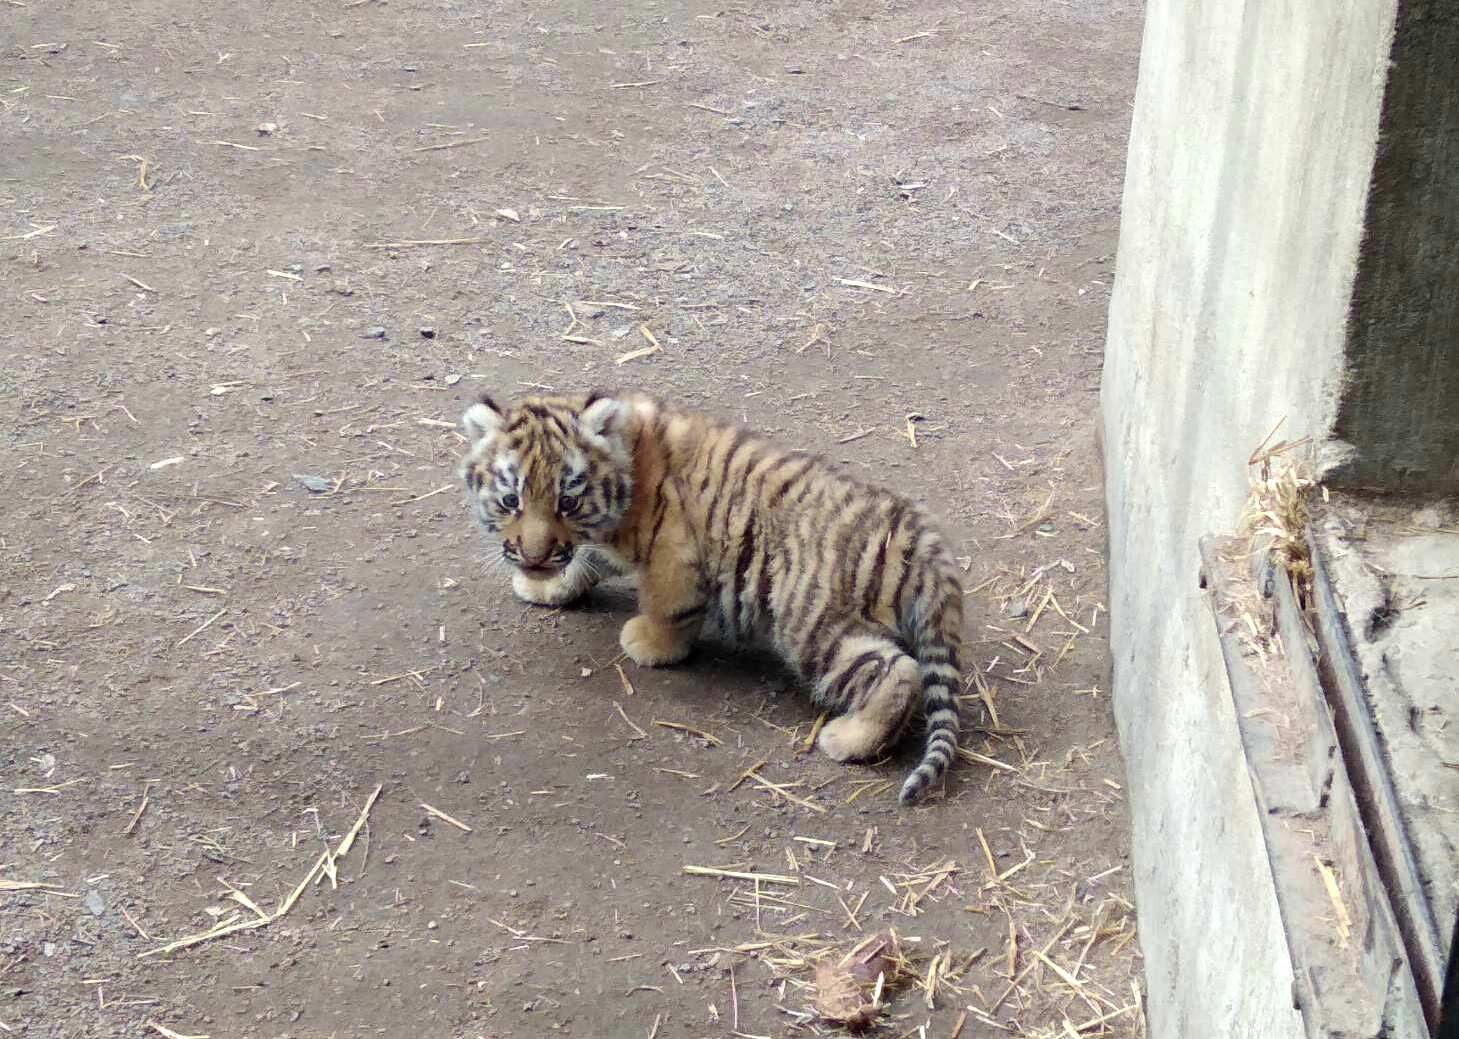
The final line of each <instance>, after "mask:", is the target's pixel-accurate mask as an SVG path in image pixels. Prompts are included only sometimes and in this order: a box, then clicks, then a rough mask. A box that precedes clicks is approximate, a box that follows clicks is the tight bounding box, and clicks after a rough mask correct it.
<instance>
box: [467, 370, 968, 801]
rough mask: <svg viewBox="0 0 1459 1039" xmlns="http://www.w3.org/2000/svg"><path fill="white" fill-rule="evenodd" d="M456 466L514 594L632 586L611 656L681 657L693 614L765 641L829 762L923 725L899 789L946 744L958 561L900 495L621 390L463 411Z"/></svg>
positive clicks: (917, 777) (564, 599)
mask: <svg viewBox="0 0 1459 1039" xmlns="http://www.w3.org/2000/svg"><path fill="white" fill-rule="evenodd" d="M462 424H463V426H464V427H465V431H466V435H467V437H468V438H469V441H470V448H469V450H468V451H467V454H466V456H465V458H464V460H463V462H462V464H461V475H462V477H463V479H464V480H465V483H466V488H467V491H468V497H469V500H470V502H471V506H472V508H473V511H474V513H475V516H476V518H477V519H478V520H479V521H480V523H481V525H482V526H483V527H485V528H486V530H487V531H488V532H489V533H490V534H492V535H493V536H494V537H495V538H497V539H499V541H500V543H501V552H502V556H503V557H504V558H505V560H506V562H507V563H509V564H510V565H511V566H512V568H513V571H514V572H513V574H512V588H513V590H514V591H515V592H516V594H517V596H518V597H519V598H522V599H525V600H526V601H528V602H532V603H539V604H542V605H552V606H558V605H563V604H566V603H570V602H572V601H573V600H575V599H578V598H579V597H580V596H582V595H583V594H584V593H585V592H587V591H588V589H589V588H591V587H592V586H593V585H594V584H595V583H597V582H598V581H599V580H600V579H602V578H603V577H604V576H607V575H610V574H614V573H624V572H631V573H633V574H635V575H636V576H637V579H638V613H637V614H636V615H635V616H634V617H632V618H630V619H629V621H628V622H627V623H626V624H624V625H623V631H622V634H621V637H620V641H621V642H622V645H623V649H624V652H626V653H627V654H628V656H629V657H631V658H632V659H633V660H634V661H635V662H636V663H638V664H641V665H645V666H650V667H652V666H658V665H664V664H673V663H676V662H678V661H680V660H682V659H684V657H685V656H686V655H687V654H688V653H689V649H690V646H691V644H692V643H693V641H694V639H695V637H696V635H698V634H699V633H700V632H701V630H702V629H703V627H704V626H705V624H706V623H709V624H711V625H712V626H713V628H715V629H717V631H718V633H720V634H723V635H727V636H729V637H732V638H747V637H751V636H758V637H760V638H762V639H768V641H769V642H770V643H771V644H772V645H773V646H774V647H775V649H776V650H777V651H778V652H779V653H780V654H781V655H782V656H783V657H784V658H785V659H786V661H787V662H788V663H789V664H790V665H791V666H792V667H794V668H795V669H796V671H798V672H799V674H800V676H801V677H802V678H803V679H804V680H805V681H806V682H807V683H808V684H809V685H810V686H811V690H812V695H813V698H814V700H815V702H816V703H817V704H819V705H820V706H822V707H824V708H827V709H829V710H831V711H834V712H838V713H837V716H836V717H835V718H833V719H832V720H830V721H828V722H827V723H826V724H825V725H824V726H823V727H822V728H821V731H820V735H819V738H818V740H817V743H818V744H819V746H820V748H821V750H822V751H824V752H825V753H826V754H828V755H829V756H830V757H832V758H834V759H835V760H837V761H847V760H855V759H866V758H871V757H874V756H876V755H878V754H879V753H880V752H881V751H882V750H883V749H884V748H886V747H888V746H889V745H890V744H892V743H893V742H894V741H895V740H896V739H897V738H898V736H899V735H900V734H901V733H902V731H903V729H904V728H905V726H906V725H907V723H908V722H909V720H910V719H911V717H912V715H913V714H914V713H915V710H916V707H917V701H918V696H917V692H918V690H919V689H920V690H921V694H922V695H921V703H922V706H923V708H924V711H925V715H926V720H927V743H926V748H925V750H924V752H923V755H922V759H921V762H920V763H919V764H918V765H917V767H916V769H915V771H913V772H912V773H911V774H910V775H909V776H908V777H907V779H906V781H905V783H904V784H903V785H902V790H901V795H900V799H901V801H902V803H903V804H910V803H911V802H913V801H915V800H917V799H918V798H919V797H920V796H921V795H922V793H923V792H924V791H925V790H926V789H927V788H928V787H929V786H930V785H931V784H933V783H934V782H936V781H937V779H938V778H939V777H940V776H941V775H942V774H943V773H944V772H945V771H946V770H947V768H948V766H949V765H950V764H951V763H952V760H953V757H954V755H955V754H956V751H957V737H958V712H957V700H956V698H955V689H956V685H957V682H958V679H959V674H960V672H959V667H958V655H959V650H960V639H961V632H962V620H963V607H962V602H963V597H962V589H961V587H960V586H959V582H958V578H957V572H956V570H955V569H954V566H953V562H952V559H951V557H950V556H949V554H948V551H947V549H946V548H945V547H944V545H943V542H942V539H941V538H940V537H939V536H938V534H937V533H936V532H935V531H934V530H933V529H932V527H931V525H930V523H929V521H928V519H927V517H926V516H925V515H924V514H923V513H922V511H921V510H920V509H918V508H917V507H916V506H915V505H913V504H912V503H910V502H908V501H905V500H904V499H902V498H900V497H897V496H896V495H894V494H892V493H890V492H888V491H885V490H881V489H879V488H876V487H872V486H869V485H867V484H864V483H861V482H860V481H858V480H855V479H853V478H851V477H848V476H846V475H843V474H842V473H840V472H838V471H837V470H836V469H834V468H832V467H831V466H830V464H828V463H827V462H825V461H824V460H822V459H820V458H818V457H816V456H814V455H811V454H808V453H806V452H804V451H789V450H785V449H783V448H780V447H776V446H774V445H773V444H771V443H769V442H768V441H767V440H765V439H763V438H761V437H759V436H757V435H756V434H754V433H752V432H749V431H748V430H745V429H742V428H739V427H737V426H734V425H731V424H729V423H725V422H720V421H717V420H715V419H712V418H708V417H706V416H704V415H700V414H695V413H693V412H689V411H680V410H676V409H674V408H671V407H668V406H666V405H664V404H662V403H660V402H658V401H656V400H653V399H651V398H649V397H645V396H640V395H637V394H624V395H614V396H609V395H604V394H599V393H593V394H589V395H587V396H578V397H528V398H524V399H522V400H518V401H516V402H514V403H512V404H509V405H500V404H497V403H495V402H494V401H492V400H491V399H490V398H488V397H483V398H482V399H481V401H480V402H479V403H476V404H473V405H472V406H471V407H470V408H469V409H468V410H467V411H466V414H465V415H464V416H463V419H462Z"/></svg>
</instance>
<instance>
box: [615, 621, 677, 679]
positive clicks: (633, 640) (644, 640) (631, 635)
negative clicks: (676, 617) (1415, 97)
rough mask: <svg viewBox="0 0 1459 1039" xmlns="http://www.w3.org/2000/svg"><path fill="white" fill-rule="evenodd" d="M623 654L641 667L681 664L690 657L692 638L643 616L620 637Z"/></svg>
mask: <svg viewBox="0 0 1459 1039" xmlns="http://www.w3.org/2000/svg"><path fill="white" fill-rule="evenodd" d="M618 641H619V643H620V644H621V645H622V646H623V652H625V653H627V654H628V657H629V659H630V660H632V661H633V662H634V663H635V664H638V665H639V666H641V667H661V666H663V665H664V664H677V663H678V662H679V661H681V660H683V659H684V658H685V657H687V656H688V655H689V646H690V643H691V642H692V641H693V639H692V638H690V637H688V636H685V635H680V634H679V633H678V632H676V631H675V630H674V628H673V627H672V626H671V625H668V624H661V623H659V622H658V621H656V620H654V619H653V618H652V617H646V616H644V615H643V614H639V615H638V616H637V617H632V618H630V619H629V621H628V623H626V624H624V625H623V633H622V634H621V635H619V637H618Z"/></svg>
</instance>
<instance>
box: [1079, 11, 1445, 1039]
mask: <svg viewBox="0 0 1459 1039" xmlns="http://www.w3.org/2000/svg"><path fill="white" fill-rule="evenodd" d="M1456 12H1459V9H1455V8H1452V7H1450V6H1449V5H1446V4H1444V3H1442V2H1441V0H1428V2H1425V0H1415V2H1405V3H1402V4H1400V3H1399V2H1398V0H1346V2H1344V3H1337V4H1332V3H1308V2H1303V0H1276V2H1264V0H1150V3H1149V6H1148V9H1147V14H1146V24H1145V35H1144V43H1143V49H1142V54H1141V63H1140V79H1139V87H1138V91H1137V96H1136V104H1135V117H1134V124H1133V128H1132V132H1131V139H1130V149H1129V159H1128V169H1127V175H1126V182H1125V192H1124V204H1123V215H1122V223H1121V231H1120V245H1119V260H1118V271H1117V275H1116V280H1115V289H1114V295H1113V299H1112V301H1111V304H1110V315H1109V337H1108V347H1107V354H1106V362H1105V373H1104V385H1103V395H1102V406H1103V410H1104V435H1103V441H1104V455H1105V464H1106V474H1107V475H1106V479H1107V500H1108V508H1109V525H1110V526H1109V532H1110V622H1111V632H1110V637H1111V650H1112V656H1113V694H1114V703H1115V712H1116V717H1117V721H1118V723H1119V728H1120V733H1121V739H1122V746H1123V749H1124V754H1125V759H1126V764H1127V767H1128V770H1129V780H1130V798H1131V805H1132V812H1133V828H1134V866H1135V876H1136V881H1135V883H1136V894H1137V897H1138V903H1139V917H1140V930H1141V944H1142V947H1143V950H1144V954H1145V958H1146V967H1147V978H1148V985H1149V1013H1150V1025H1151V1034H1152V1035H1153V1036H1155V1037H1156V1039H1200V1037H1206V1036H1209V1037H1212V1039H1215V1037H1221V1039H1231V1037H1239V1036H1293V1037H1296V1036H1298V1035H1300V1034H1302V1020H1301V1018H1300V1016H1299V1015H1298V1014H1297V1013H1296V1012H1295V1011H1294V1010H1293V1007H1292V995H1291V993H1292V989H1291V981H1292V968H1291V965H1290V963H1289V962H1288V959H1287V953H1286V947H1285V943H1284V940H1283V934H1282V930H1281V923H1280V919H1279V917H1278V915H1277V909H1276V904H1275V899H1274V894H1273V891H1274V889H1273V880H1272V877H1271V876H1270V868H1269V866H1268V865H1267V862H1266V858H1265V855H1264V853H1263V846H1262V841H1261V837H1260V834H1259V831H1258V828H1257V818H1256V808H1255V805H1254V802H1253V799H1252V795H1251V792H1250V786H1249V783H1248V782H1247V778H1246V772H1245V767H1244V758H1243V754H1242V749H1241V745H1240V743H1239V740H1238V737H1237V732H1236V728H1235V726H1234V719H1233V717H1232V707H1231V698H1230V696H1229V692H1228V689H1227V687H1226V677H1225V671H1224V668H1223V665H1222V661H1221V655H1220V651H1219V648H1218V646H1217V644H1216V639H1215V637H1214V633H1213V625H1212V622H1211V618H1210V614H1209V612H1208V611H1207V608H1206V606H1205V604H1204V602H1203V601H1202V599H1201V596H1200V592H1199V591H1198V587H1197V574H1198V571H1199V565H1200V564H1199V556H1198V551H1197V542H1198V539H1199V538H1200V537H1201V536H1202V535H1204V534H1206V533H1225V532H1230V531H1233V530H1235V528H1236V527H1237V525H1238V522H1239V517H1240V513H1241V509H1242V506H1243V504H1244V502H1245V499H1246V496H1247V489H1248V485H1247V459H1248V457H1249V455H1250V454H1251V452H1252V451H1253V450H1254V449H1255V448H1256V447H1257V446H1258V445H1259V444H1261V443H1262V441H1263V440H1264V439H1265V438H1266V437H1267V436H1268V435H1269V434H1270V433H1272V431H1273V430H1279V432H1278V433H1277V436H1278V437H1279V438H1285V439H1289V440H1295V439H1297V438H1300V437H1303V436H1310V437H1312V438H1313V440H1314V443H1315V444H1316V445H1318V446H1319V449H1320V450H1319V454H1320V456H1321V457H1322V458H1323V459H1324V460H1326V461H1327V462H1329V463H1331V464H1332V465H1333V466H1334V468H1333V469H1332V472H1331V478H1332V479H1334V480H1342V481H1346V482H1349V483H1351V484H1354V485H1363V486H1377V487H1387V488H1396V487H1405V486H1413V487H1418V486H1430V487H1434V486H1448V487H1456V486H1459V468H1456V458H1459V364H1456V363H1455V361H1456V360H1459V357H1456V349H1459V347H1456V337H1459V273H1456V258H1459V245H1456V241H1459V236H1456V232H1459V133H1456V130H1459V122H1456V121H1459V61H1456V57H1459V13H1456Z"/></svg>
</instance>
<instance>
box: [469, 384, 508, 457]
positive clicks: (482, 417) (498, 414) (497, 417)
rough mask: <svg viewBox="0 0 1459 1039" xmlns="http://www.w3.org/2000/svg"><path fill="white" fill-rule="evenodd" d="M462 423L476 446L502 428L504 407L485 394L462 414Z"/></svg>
mask: <svg viewBox="0 0 1459 1039" xmlns="http://www.w3.org/2000/svg"><path fill="white" fill-rule="evenodd" d="M461 425H462V427H463V428H464V429H465V430H466V438H467V439H468V440H470V441H471V444H472V446H473V447H474V446H475V445H477V444H479V443H481V442H482V441H483V440H485V439H486V438H487V437H489V436H491V435H492V434H493V433H495V432H496V431H497V430H499V429H501V427H502V409H501V408H499V407H497V404H496V401H494V400H492V399H491V398H490V397H488V396H486V395H485V394H483V395H482V397H481V400H479V401H477V402H476V403H475V404H473V405H471V407H469V408H467V409H466V414H464V415H462V416H461Z"/></svg>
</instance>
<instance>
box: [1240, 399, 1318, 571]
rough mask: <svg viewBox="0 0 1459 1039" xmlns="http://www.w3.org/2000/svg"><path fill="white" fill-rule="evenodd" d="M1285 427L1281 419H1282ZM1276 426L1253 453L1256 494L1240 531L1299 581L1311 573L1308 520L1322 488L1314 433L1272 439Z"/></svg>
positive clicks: (1254, 547) (1253, 546) (1249, 501)
mask: <svg viewBox="0 0 1459 1039" xmlns="http://www.w3.org/2000/svg"><path fill="white" fill-rule="evenodd" d="M1278 428H1280V423H1279V424H1278ZM1276 432H1277V431H1276V429H1273V430H1272V431H1271V432H1270V433H1268V434H1267V437H1266V439H1265V440H1263V441H1262V443H1261V444H1260V445H1259V446H1258V447H1257V449H1256V450H1255V451H1253V452H1252V453H1251V457H1250V458H1249V459H1247V465H1248V466H1249V467H1250V468H1251V470H1252V471H1251V473H1250V474H1249V480H1250V483H1251V493H1250V495H1249V497H1248V498H1247V501H1246V507H1245V509H1244V510H1243V511H1242V516H1241V533H1242V535H1243V536H1245V537H1247V538H1249V539H1250V541H1251V550H1252V553H1253V554H1255V553H1257V552H1271V553H1272V554H1273V555H1274V556H1275V557H1276V558H1277V559H1278V560H1279V561H1280V562H1281V563H1282V565H1283V566H1285V567H1286V569H1287V572H1288V573H1290V574H1291V575H1292V576H1293V577H1294V578H1295V579H1297V580H1299V581H1303V580H1306V579H1307V578H1308V577H1309V576H1310V575H1311V573H1312V563H1311V560H1310V559H1309V558H1308V555H1307V522H1308V519H1309V518H1310V516H1311V503H1312V495H1313V493H1314V492H1315V491H1316V490H1317V486H1318V485H1317V480H1316V478H1315V475H1314V472H1313V467H1312V460H1311V451H1310V445H1311V438H1310V437H1303V438H1302V439H1300V440H1292V441H1288V440H1278V441H1276V442H1272V437H1274V436H1275V435H1276Z"/></svg>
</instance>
